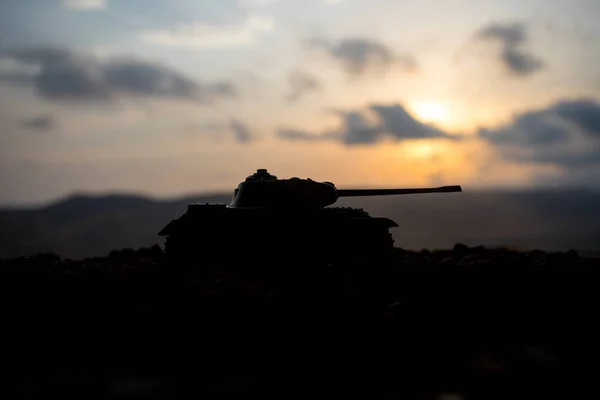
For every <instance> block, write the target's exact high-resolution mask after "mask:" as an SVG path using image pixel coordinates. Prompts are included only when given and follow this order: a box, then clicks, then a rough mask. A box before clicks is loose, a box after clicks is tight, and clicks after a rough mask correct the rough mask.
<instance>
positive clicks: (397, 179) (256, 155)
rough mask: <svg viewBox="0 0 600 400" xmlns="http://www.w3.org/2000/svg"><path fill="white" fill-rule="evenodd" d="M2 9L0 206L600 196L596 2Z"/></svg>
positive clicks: (108, 4)
mask: <svg viewBox="0 0 600 400" xmlns="http://www.w3.org/2000/svg"><path fill="white" fill-rule="evenodd" d="M0 4H1V6H2V13H0V185H1V186H0V187H2V190H1V191H0V205H23V204H40V203H45V202H49V201H54V200H56V199H60V198H63V197H65V196H68V195H71V194H73V193H114V192H126V193H139V194H146V195H151V196H155V197H159V198H168V197H176V196H180V195H184V194H188V193H210V192H216V191H232V190H233V188H234V187H235V186H236V185H237V184H238V183H239V182H240V181H242V180H244V179H245V177H246V176H248V175H251V174H252V173H253V172H255V171H256V169H258V168H267V169H268V170H269V172H271V173H272V174H274V175H276V176H278V177H280V178H289V177H295V176H296V177H301V178H307V177H310V178H312V179H315V180H318V181H331V182H334V183H335V184H336V186H338V187H339V188H351V187H384V188H391V187H419V186H439V185H453V184H460V185H462V186H463V190H480V189H490V188H531V187H538V186H564V187H570V186H573V185H575V186H582V185H585V186H590V187H594V188H598V187H600V69H599V68H598V67H597V66H598V65H599V64H600V46H598V44H597V43H600V42H599V40H600V24H597V23H596V21H597V20H598V18H599V17H600V3H599V2H597V1H596V0H438V1H433V0H421V1H418V2H415V1H408V0H368V1H367V0H205V1H202V0H26V1H23V0H0Z"/></svg>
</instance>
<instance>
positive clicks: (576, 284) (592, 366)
mask: <svg viewBox="0 0 600 400" xmlns="http://www.w3.org/2000/svg"><path fill="white" fill-rule="evenodd" d="M226 258H227V255H224V259H226ZM278 260H279V261H277V262H275V263H272V264H268V265H267V264H264V263H261V262H258V261H255V262H254V264H252V266H250V265H239V263H236V265H234V266H232V267H231V268H228V267H227V265H226V264H227V263H225V266H221V268H220V269H218V270H214V271H213V272H212V273H206V269H205V268H204V267H205V266H209V265H210V264H211V263H210V262H209V261H206V263H202V265H200V267H202V268H200V269H199V270H196V271H190V270H183V269H181V268H178V267H177V266H176V265H172V263H170V262H169V259H168V258H167V257H166V256H165V255H164V254H163V252H162V251H161V249H160V248H159V247H153V248H149V249H140V250H138V251H134V250H123V251H114V252H111V253H110V255H109V256H107V257H104V258H94V259H86V260H61V259H60V257H58V256H56V255H53V254H40V255H37V256H35V257H28V258H17V259H11V260H2V261H0V271H1V272H0V274H1V275H0V276H1V279H0V281H1V283H0V284H1V293H2V302H1V304H2V320H3V324H2V325H3V332H4V335H3V342H4V346H3V353H4V354H3V357H2V359H3V362H4V365H5V368H4V369H3V370H4V372H3V375H4V380H5V384H4V385H3V387H4V389H5V390H6V391H7V392H9V391H10V392H16V393H17V394H21V395H44V396H48V395H56V396H60V398H65V397H77V398H81V397H83V398H120V397H124V398H133V397H161V396H172V397H188V396H189V395H202V396H204V397H208V398H217V397H219V398H222V397H229V398H230V397H242V396H244V397H248V396H249V395H256V396H261V397H263V398H264V397H270V398H271V397H272V398H275V397H277V398H286V397H294V398H295V397H306V396H307V395H311V396H320V395H323V396H325V395H327V396H338V397H341V396H348V395H354V396H359V395H363V396H369V397H370V398H410V399H414V398H419V399H434V398H435V399H483V398H485V399H489V398H493V399H496V398H497V399H500V398H509V397H510V398H528V399H531V398H548V397H557V398H563V399H564V398H574V397H576V396H578V395H581V394H587V395H588V396H589V395H590V394H592V393H595V391H596V389H595V387H594V383H595V381H596V379H595V378H596V376H597V375H596V371H597V367H596V365H597V360H598V357H597V355H598V352H597V351H596V350H597V349H596V343H597V342H598V336H597V333H598V329H597V328H596V325H598V324H597V321H596V319H597V312H598V305H599V304H600V303H599V301H598V300H599V297H600V294H599V292H598V290H597V282H598V277H599V276H600V274H599V272H598V271H599V269H598V268H599V267H600V260H599V259H597V258H585V257H580V256H578V255H577V253H576V252H568V253H552V254H551V253H542V252H539V251H531V252H516V251H509V250H506V249H494V250H492V249H486V248H482V247H477V248H467V247H465V246H462V245H456V246H455V247H454V248H453V249H452V250H447V251H433V252H429V251H422V252H409V251H404V250H401V249H397V251H396V255H395V257H393V258H392V259H391V260H388V261H387V262H381V263H377V264H364V263H354V264H353V265H338V266H335V267H333V266H327V265H318V264H312V263H310V264H303V265H300V264H299V263H295V262H293V260H289V259H288V258H285V257H284V258H281V259H278ZM590 390H591V391H592V392H590Z"/></svg>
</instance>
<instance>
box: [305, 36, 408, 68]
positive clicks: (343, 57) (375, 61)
mask: <svg viewBox="0 0 600 400" xmlns="http://www.w3.org/2000/svg"><path fill="white" fill-rule="evenodd" d="M307 44H308V45H309V46H310V47H316V48H321V49H324V50H325V51H327V54H328V55H329V56H330V57H332V58H334V59H335V60H337V61H338V62H340V63H341V64H342V66H343V67H344V68H345V70H346V72H347V73H348V74H349V75H351V76H359V75H363V74H365V73H367V72H368V71H370V70H371V71H373V72H384V71H386V70H388V69H389V68H391V67H392V66H395V65H398V66H400V67H401V68H403V69H404V70H406V71H414V70H416V69H417V63H416V61H415V60H414V59H413V58H412V57H410V56H408V55H398V54H395V53H394V52H393V51H392V49H390V48H389V47H387V46H386V45H385V44H383V43H380V42H378V41H375V40H371V39H366V38H346V39H342V40H340V41H339V42H337V43H332V42H330V41H328V40H325V39H321V38H317V39H311V40H309V41H308V42H307Z"/></svg>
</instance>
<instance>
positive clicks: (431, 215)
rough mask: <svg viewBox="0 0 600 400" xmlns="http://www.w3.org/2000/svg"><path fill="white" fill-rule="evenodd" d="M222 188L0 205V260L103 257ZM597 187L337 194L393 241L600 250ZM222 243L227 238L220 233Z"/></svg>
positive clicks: (223, 197) (139, 241) (144, 239)
mask: <svg viewBox="0 0 600 400" xmlns="http://www.w3.org/2000/svg"><path fill="white" fill-rule="evenodd" d="M230 199H231V195H230V194H229V193H224V194H215V195H198V196H187V197H182V198H180V199H175V200H160V201H159V200H154V199H151V198H147V197H143V196H132V195H109V196H84V195H77V196H73V197H69V198H67V199H65V200H62V201H60V202H56V203H53V204H50V205H48V206H44V207H39V208H34V209H22V210H18V209H10V210H9V209H5V210H0V235H1V236H2V238H3V241H2V242H1V244H0V257H2V258H10V257H17V256H22V255H30V254H34V253H37V252H47V251H50V252H55V253H57V254H59V255H61V256H62V257H69V258H81V257H90V256H103V255H107V254H108V252H110V251H111V250H114V249H120V248H127V247H131V248H138V247H143V246H150V245H153V244H162V243H163V241H164V238H162V237H159V236H157V235H156V234H157V233H158V231H159V230H160V229H162V227H163V226H164V225H166V224H167V223H168V222H169V221H171V220H172V219H174V218H177V217H179V216H180V215H181V214H183V213H184V212H185V211H186V207H187V204H188V203H191V202H199V203H204V202H216V203H228V202H229V200H230ZM598 204H600V193H599V192H588V191H584V190H575V191H558V190H547V191H529V192H517V191H505V192H463V193H447V194H429V195H411V196H390V197H383V196H382V197H371V198H347V199H340V200H339V201H338V202H337V203H336V204H335V206H351V207H357V208H364V209H365V210H366V211H368V212H369V213H370V214H371V215H372V216H384V217H388V218H391V219H393V220H395V221H396V222H397V223H398V225H400V227H398V228H393V229H392V230H391V231H392V233H393V235H394V239H395V241H396V246H398V247H403V248H406V249H414V250H419V249H423V248H429V249H435V248H449V247H452V246H453V245H454V244H455V243H465V244H467V245H470V246H477V245H485V246H490V247H493V246H513V247H521V248H525V249H534V248H537V249H540V250H547V251H566V250H569V249H577V250H580V251H600V210H599V208H598ZM224 240H226V239H225V238H224Z"/></svg>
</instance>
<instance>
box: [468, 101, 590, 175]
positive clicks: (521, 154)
mask: <svg viewBox="0 0 600 400" xmlns="http://www.w3.org/2000/svg"><path fill="white" fill-rule="evenodd" d="M478 134H479V137H481V138H483V139H485V140H487V141H488V142H490V143H492V144H493V145H495V146H497V148H498V149H499V150H500V151H501V153H502V154H503V155H504V156H505V157H506V158H508V159H512V160H516V161H520V162H529V163H544V164H554V165H559V166H562V167H567V168H580V167H581V168H583V167H586V168H587V167H589V166H600V104H599V103H598V102H597V101H595V100H592V99H570V100H562V101H558V102H555V103H554V104H551V105H550V106H548V107H546V108H542V109H538V110H532V111H527V112H523V113H520V114H518V115H515V116H514V117H513V120H512V121H511V122H510V123H507V124H505V125H503V126H499V127H496V128H493V129H480V130H479V133H478Z"/></svg>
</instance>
